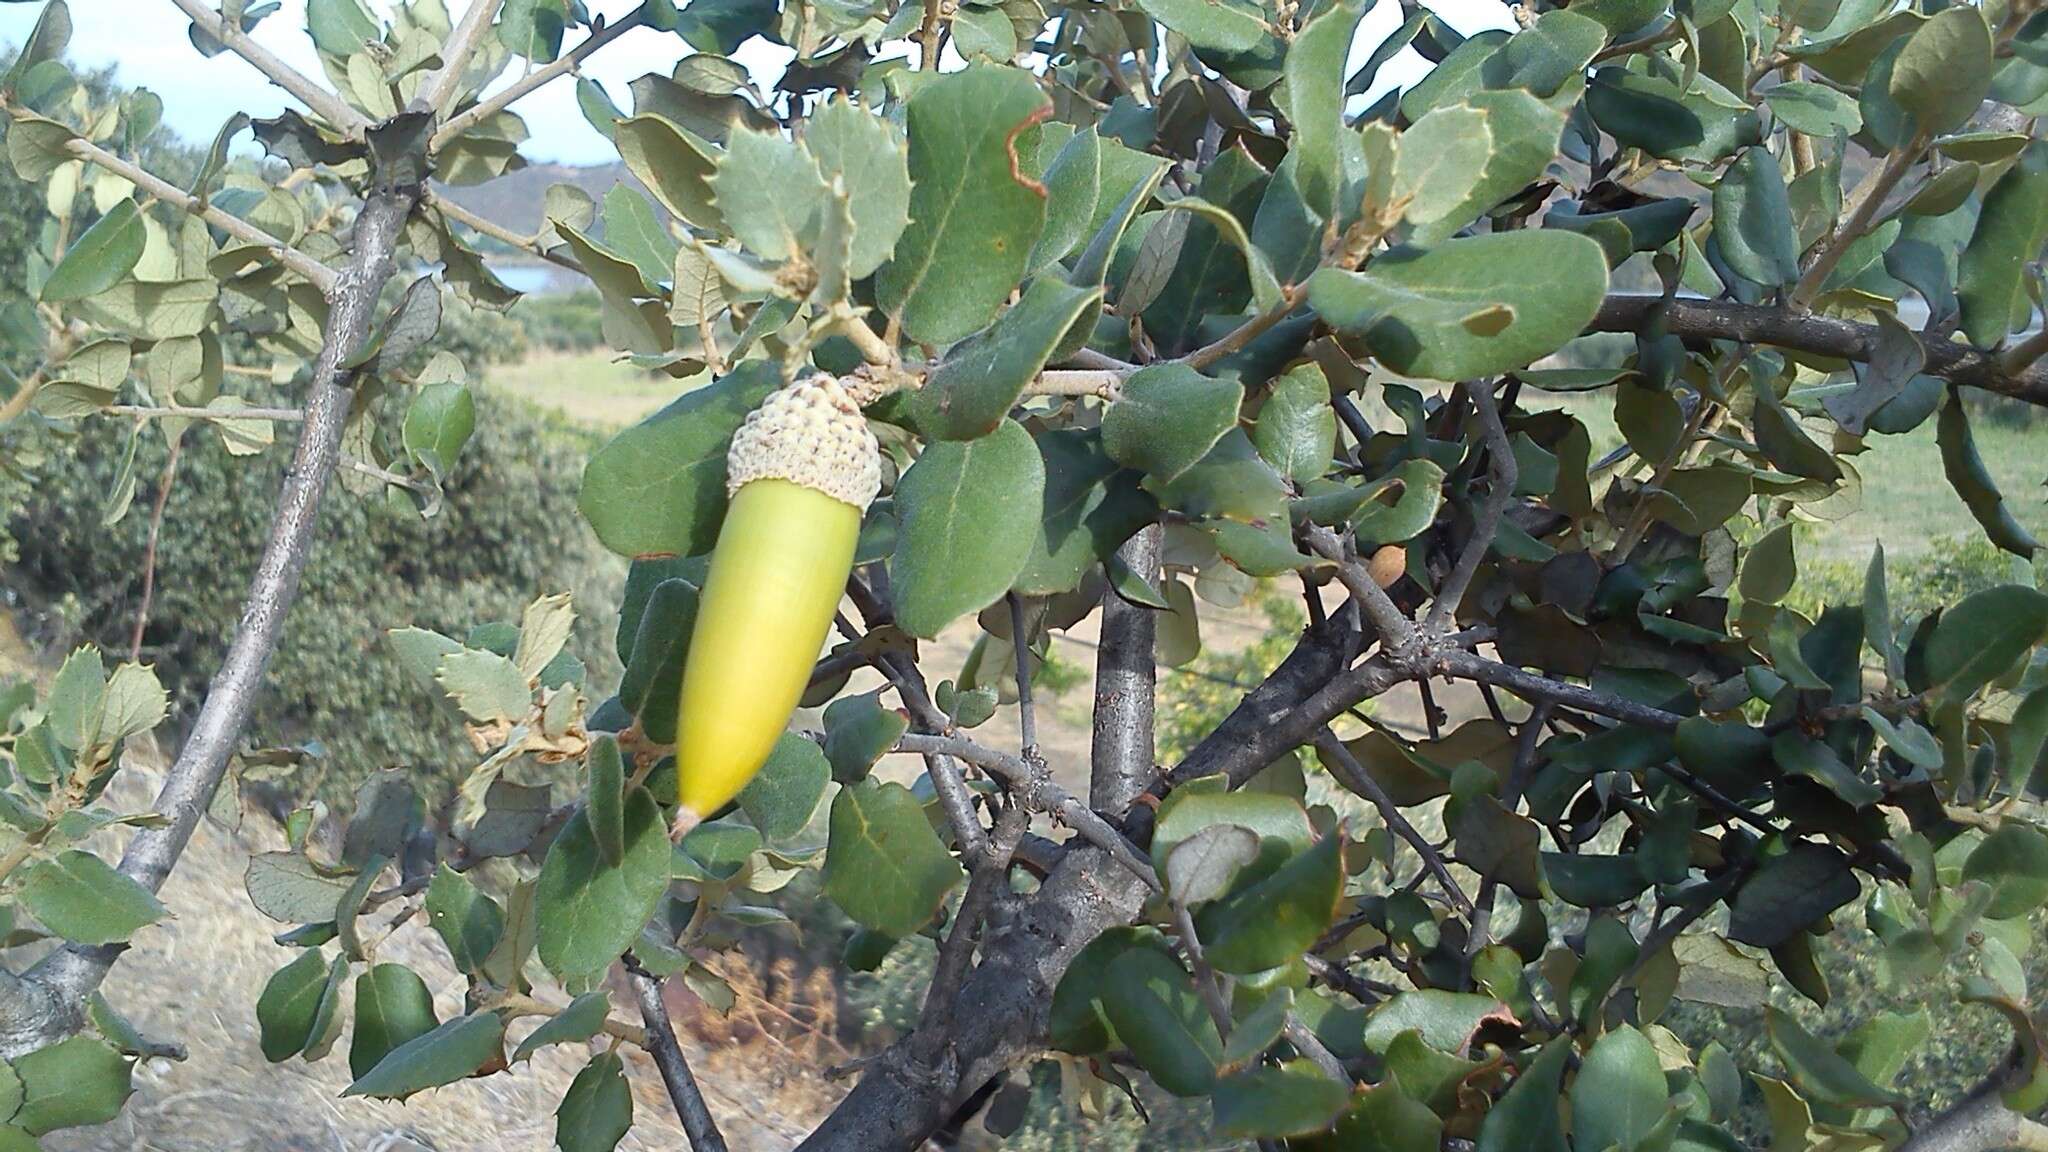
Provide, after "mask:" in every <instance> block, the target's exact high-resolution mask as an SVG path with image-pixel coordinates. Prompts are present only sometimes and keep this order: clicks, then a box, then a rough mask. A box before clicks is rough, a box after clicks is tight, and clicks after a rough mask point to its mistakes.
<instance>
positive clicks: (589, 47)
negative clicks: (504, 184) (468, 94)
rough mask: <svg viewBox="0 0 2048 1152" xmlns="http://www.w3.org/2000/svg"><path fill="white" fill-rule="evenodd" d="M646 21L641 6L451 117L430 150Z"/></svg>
mask: <svg viewBox="0 0 2048 1152" xmlns="http://www.w3.org/2000/svg"><path fill="white" fill-rule="evenodd" d="M646 19H647V6H646V5H645V4H642V5H641V6H640V7H638V8H635V9H633V10H632V11H631V12H628V13H626V14H625V15H624V16H621V17H619V18H618V19H617V20H614V21H613V22H611V23H610V24H607V25H605V26H604V27H602V28H599V29H597V30H596V31H594V32H592V33H591V34H590V35H589V36H587V37H585V38H584V39H583V40H582V41H581V42H579V43H578V44H577V45H576V46H575V47H574V48H571V49H569V50H568V51H567V52H564V53H562V54H561V55H560V56H558V57H556V58H555V59H554V60H552V61H550V62H548V63H546V64H543V65H541V66H540V67H538V68H535V69H534V70H533V71H531V72H528V73H527V74H526V75H524V76H521V77H520V78H519V79H517V80H514V81H513V82H512V83H511V84H508V85H506V87H505V90H504V91H502V92H499V93H498V94H496V95H494V96H491V97H488V98H486V99H484V100H482V101H480V102H478V104H477V105H476V107H474V108H471V109H469V110H468V111H466V112H464V113H462V114H461V115H459V116H452V117H450V118H449V119H448V122H447V123H445V124H443V125H441V127H440V128H438V129H436V130H435V131H434V136H433V139H432V140H430V141H429V142H428V145H427V146H428V148H430V149H432V150H434V151H439V150H440V149H441V148H442V147H443V146H445V145H446V144H447V143H448V142H449V141H450V140H453V139H455V138H456V137H458V136H460V135H462V134H463V133H464V132H467V131H469V130H470V129H471V128H474V127H476V126H477V125H478V124H481V123H483V122H484V121H485V120H488V119H490V118H491V117H493V116H496V115H497V114H498V113H500V112H503V111H504V110H505V109H507V108H509V107H511V106H512V105H513V104H515V103H517V102H519V101H520V100H521V99H523V98H525V96H526V95H527V94H528V93H530V92H532V91H533V90H534V89H536V88H541V87H544V86H545V85H547V84H548V83H549V82H550V81H552V80H554V79H555V78H556V77H558V76H563V75H566V74H567V73H570V72H574V71H576V69H577V68H578V67H579V66H580V65H582V63H583V61H584V60H586V59H588V58H589V57H590V54H591V53H593V52H595V51H597V50H598V49H599V48H602V47H604V46H605V45H607V44H609V43H611V42H612V41H613V40H616V39H617V38H619V37H620V36H622V35H624V34H625V33H626V32H628V31H630V30H632V29H634V28H638V27H639V26H640V25H641V24H643V23H645V22H646Z"/></svg>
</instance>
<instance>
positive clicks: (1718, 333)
mask: <svg viewBox="0 0 2048 1152" xmlns="http://www.w3.org/2000/svg"><path fill="white" fill-rule="evenodd" d="M1659 309H1661V310H1662V312H1663V317H1662V319H1663V322H1664V324H1665V326H1666V330H1667V331H1669V332H1670V333H1671V334H1672V335H1674V336H1677V337H1680V338H1682V339H1687V340H1733V341H1736V342H1738V343H1743V344H1769V345H1772V346H1774V347H1778V348H1788V349H1791V350H1793V351H1795V352H1811V353H1814V354H1816V355H1820V356H1833V357H1837V358H1839V359H1843V360H1856V361H1863V362H1867V361H1869V359H1870V358H1871V357H1872V356H1873V355H1874V354H1875V353H1876V349H1877V347H1878V338H1879V331H1880V330H1879V329H1878V327H1877V326H1876V325H1875V324H1858V323H1856V322H1854V321H1851V320H1840V319H1837V318H1835V317H1833V316H1816V315H1812V314H1809V313H1800V312H1794V311H1791V310H1790V309H1787V308H1774V307H1771V306H1769V305H1764V304H1735V303H1730V302H1727V301H1720V300H1689V299H1685V298H1683V297H1680V298H1677V299H1673V300H1668V301H1667V300H1665V299H1664V298H1663V297H1662V296H1651V295H1629V294H1623V295H1615V296H1609V297H1608V298H1607V299H1606V300H1605V301H1604V302H1603V303H1602V304H1601V305H1600V312H1599V314H1598V315H1596V316H1595V317H1594V318H1593V322H1592V324H1590V325H1588V328H1589V330H1591V331H1594V332H1637V331H1640V330H1641V329H1642V328H1643V326H1644V325H1645V324H1646V323H1648V322H1649V319H1650V317H1651V315H1652V313H1653V312H1655V311H1657V310H1659ZM1926 345H1927V363H1926V365H1925V367H1923V368H1922V369H1921V372H1922V373H1924V374H1925V375H1928V376H1933V377H1936V378H1938V379H1942V380H1948V381H1951V382H1953V383H1957V384H1968V385H1970V386H1972V387H1975V388H1982V389H1984V390H1985V391H1987V392H1996V393H1998V394H2000V395H2002V396H2011V397H2013V398H2014V399H2016V400H2024V401H2026V402H2027V403H2029V404H2039V405H2048V363H2035V364H2032V365H2029V366H2028V367H2026V368H2025V369H2023V370H2022V369H2010V368H2007V367H2006V366H2004V365H2002V364H2000V362H1999V357H1998V356H1997V355H1995V354H1992V353H1989V352H1980V351H1978V350H1977V349H1975V348H1972V347H1970V346H1969V345H1967V344H1960V343H1956V342H1954V341H1949V340H1929V341H1926Z"/></svg>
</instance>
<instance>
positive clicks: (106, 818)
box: [0, 648, 167, 1148]
mask: <svg viewBox="0 0 2048 1152" xmlns="http://www.w3.org/2000/svg"><path fill="white" fill-rule="evenodd" d="M166 704H167V697H166V696H165V695H164V690H163V687H162V686H161V685H160V684H158V683H157V679H156V676H155V674H154V673H152V672H151V671H150V670H149V669H148V668H147V667H145V666H143V665H141V664H122V665H120V666H118V667H116V668H115V669H114V670H113V671H112V672H111V673H109V672H108V671H107V667H106V662H105V660H104V659H103V658H102V657H101V655H100V652H99V650H98V649H96V648H80V649H78V650H77V651H75V652H73V653H71V655H70V656H69V657H68V658H67V659H66V660H65V661H64V663H63V665H62V666H61V667H60V668H59V669H58V670H57V674H56V676H55V677H54V678H53V679H52V680H51V681H50V684H49V687H48V689H47V691H45V692H43V693H42V694H41V696H40V697H39V696H38V694H37V691H36V686H35V684H34V683H33V682H31V681H17V682H13V683H8V684H5V685H0V772H4V782H0V845H4V848H0V927H4V929H5V931H4V935H5V936H6V937H7V941H8V943H9V945H10V946H14V945H23V944H29V943H34V942H38V941H56V942H59V943H61V942H65V941H69V942H72V943H76V944H85V945H104V944H123V943H125V942H126V941H127V940H128V939H129V938H130V937H132V936H133V935H134V934H135V933H136V932H137V931H139V930H141V929H142V928H145V927H147V926H148V925H150V924H154V923H156V922H157V921H158V920H161V919H163V918H164V915H165V912H164V907H163V905H162V904H159V903H158V902H157V899H156V897H155V896H154V895H153V894H152V893H151V892H150V890H149V889H148V888H145V887H143V886H142V885H141V884H140V883H138V882H137V881H136V880H135V879H133V878H132V877H130V876H129V875H127V874H126V873H124V872H120V871H116V870H115V869H114V868H112V867H110V866H109V865H108V864H107V862H106V861H105V860H104V859H102V858H101V857H100V856H99V855H98V854H97V853H96V852H95V851H94V850H93V848H92V847H91V845H90V844H89V843H88V841H90V840H92V839H93V838H94V834H95V833H97V832H100V831H101V830H103V829H106V828H110V827H115V826H118V825H127V826H131V827H142V828H148V827H154V826H157V825H158V824H159V823H160V822H161V818H160V817H157V816H156V815H154V814H153V813H149V812H142V813H128V812H123V811H120V810H119V809H118V808H116V807H114V806H113V805H112V804H111V803H109V802H107V800H106V795H105V793H106V789H107V785H108V784H109V783H110V782H111V781H112V780H113V778H114V774H115V773H116V772H118V771H119V770H120V768H121V763H122V753H123V751H124V749H125V748H126V746H127V744H128V742H129V741H130V740H131V739H133V738H135V737H138V736H142V735H144V734H146V733H148V732H149V731H151V730H152V729H154V728H155V727H156V726H157V725H158V724H159V723H161V722H162V721H163V718H164V709H165V706H166ZM88 1024H89V1025H90V1028H89V1030H88V1031H87V1032H81V1033H80V1034H79V1035H76V1036H73V1037H71V1038H70V1039H67V1040H65V1041H63V1042H61V1043H59V1044H56V1045H54V1046H52V1047H48V1048H43V1049H40V1050H38V1051H35V1052H31V1053H28V1054H26V1055H24V1056H21V1057H19V1058H17V1059H15V1060H13V1061H0V1112H4V1113H6V1119H5V1120H4V1121H0V1146H5V1147H9V1148H17V1147H18V1148H33V1147H35V1146H36V1142H35V1138H36V1137H39V1136H41V1135H43V1134H44V1133H46V1132H52V1131H55V1130H57V1129H60V1128H73V1127H78V1126H81V1125H88V1124H102V1123H105V1122H106V1121H108V1120H111V1119H113V1118H114V1117H115V1116H117V1115H119V1113H120V1111H121V1105H122V1104H123V1103H124V1102H126V1100H127V1099H128V1094H129V1091H130V1085H129V1081H130V1078H131V1075H132V1073H133V1071H134V1066H135V1063H136V1061H137V1060H138V1059H141V1058H143V1057H146V1056H154V1055H163V1054H164V1049H162V1047H161V1046H159V1045H155V1044H152V1043H151V1042H149V1041H148V1040H145V1039H144V1038H143V1037H142V1035H141V1034H140V1033H138V1032H137V1031H136V1030H135V1028H134V1026H133V1025H131V1024H129V1023H128V1022H127V1021H126V1020H125V1019H123V1018H122V1017H121V1016H120V1014H119V1013H117V1012H115V1011H114V1009H113V1008H112V1007H111V1006H110V1005H109V1004H108V1003H107V1002H106V1001H105V1000H104V999H101V998H99V997H97V996H95V997H94V999H93V1002H92V1004H91V1005H90V1006H89V1012H88Z"/></svg>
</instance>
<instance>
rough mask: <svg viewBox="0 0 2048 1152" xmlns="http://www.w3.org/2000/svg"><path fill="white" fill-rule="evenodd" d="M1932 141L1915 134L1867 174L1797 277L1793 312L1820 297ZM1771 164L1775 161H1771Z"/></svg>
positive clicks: (1926, 136) (1793, 293) (1802, 309)
mask: <svg viewBox="0 0 2048 1152" xmlns="http://www.w3.org/2000/svg"><path fill="white" fill-rule="evenodd" d="M1931 139H1932V137H1931V136H1929V135H1928V134H1927V133H1926V132H1924V131H1923V132H1920V133H1918V134H1916V135H1915V136H1914V137H1913V139H1912V140H1910V141H1908V142H1907V143H1906V144H1905V145H1904V146H1903V147H1901V148H1899V149H1898V150H1897V151H1894V152H1893V153H1891V154H1890V155H1889V156H1886V157H1885V161H1884V164H1883V166H1881V167H1880V168H1878V170H1877V171H1875V172H1873V173H1871V174H1870V176H1869V177H1868V178H1867V180H1866V183H1865V185H1864V187H1863V188H1862V189H1861V190H1860V192H1861V194H1860V195H1859V196H1858V197H1857V199H1856V204H1855V206H1854V207H1852V208H1851V209H1850V210H1849V216H1848V218H1847V219H1845V220H1843V221H1842V225H1841V227H1839V228H1836V229H1834V230H1832V231H1830V232H1829V233H1828V235H1827V236H1826V237H1824V238H1823V239H1822V240H1821V241H1820V246H1819V247H1820V250H1819V252H1817V253H1816V254H1815V255H1814V258H1813V263H1811V264H1809V265H1807V268H1806V271H1805V272H1804V273H1802V274H1801V275H1800V277H1799V283H1798V284H1796V285H1794V286H1793V288H1792V295H1791V297H1790V299H1789V301H1788V302H1789V303H1790V304H1791V306H1792V307H1793V308H1794V309H1797V310H1798V311H1801V312H1804V311H1805V310H1806V309H1807V307H1808V306H1809V305H1811V304H1812V303H1813V299H1814V297H1816V296H1818V295H1820V290H1821V287H1822V285H1824V284H1826V283H1827V279H1828V276H1829V275H1830V274H1832V273H1833V272H1834V270H1835V267H1836V266H1837V265H1839V264H1840V263H1841V262H1842V257H1843V256H1844V255H1846V254H1847V253H1848V251H1849V246H1850V245H1852V244H1854V243H1855V242H1856V241H1858V240H1860V239H1862V238H1863V234H1864V233H1866V232H1868V231H1870V225H1871V224H1872V222H1874V221H1875V220H1876V219H1877V210H1878V209H1879V208H1880V207H1882V206H1883V204H1884V200H1885V197H1886V196H1888V195H1890V194H1891V190H1892V189H1893V188H1894V187H1896V186H1897V185H1898V183H1899V181H1900V180H1901V179H1903V178H1904V177H1905V175H1906V172H1907V171H1908V170H1909V169H1911V168H1912V167H1913V165H1915V164H1917V163H1919V161H1920V156H1921V154H1922V153H1924V152H1926V151H1927V145H1928V143H1929V142H1930V140H1931ZM1773 163H1775V161H1773Z"/></svg>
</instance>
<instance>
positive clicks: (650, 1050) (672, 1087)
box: [626, 961, 726, 1152]
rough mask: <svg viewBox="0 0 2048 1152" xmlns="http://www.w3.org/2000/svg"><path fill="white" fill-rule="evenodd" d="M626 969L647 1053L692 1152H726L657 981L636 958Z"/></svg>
mask: <svg viewBox="0 0 2048 1152" xmlns="http://www.w3.org/2000/svg"><path fill="white" fill-rule="evenodd" d="M626 970H627V972H629V973H630V974H631V978H632V981H633V996H634V999H636V1000H638V1001H639V1003H640V1019H641V1020H642V1021H643V1022H645V1024H646V1025H647V1054H648V1055H649V1056H652V1057H654V1066H655V1068H657V1069H659V1070H660V1072H661V1082H662V1084H663V1085H664V1086H665V1087H667V1088H668V1099H669V1103H671V1104H673V1105H675V1109H676V1117H677V1118H678V1119H680V1120H681V1121H682V1122H683V1134H684V1135H685V1136H688V1137H689V1140H690V1148H691V1150H692V1152H726V1149H725V1137H724V1136H722V1135H720V1134H719V1131H718V1122H717V1121H716V1120H714V1119H712V1117H711V1108H710V1106H709V1105H707V1104H705V1103H704V1093H703V1092H702V1091H701V1090H699V1089H698V1087H697V1078H696V1077H695V1076H693V1075H691V1074H690V1062H689V1061H688V1060H687V1059H685V1058H684V1056H683V1046H682V1043H681V1042H680V1041H678V1040H677V1039H676V1029H675V1025H674V1024H672V1023H670V1022H669V1018H668V1006H667V1005H665V1004H663V1003H662V1002H661V981H660V980H657V979H655V977H654V974H653V973H651V972H649V971H648V970H647V969H645V968H642V967H641V966H640V965H639V964H638V963H637V962H632V961H629V962H628V964H627V968H626Z"/></svg>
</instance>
